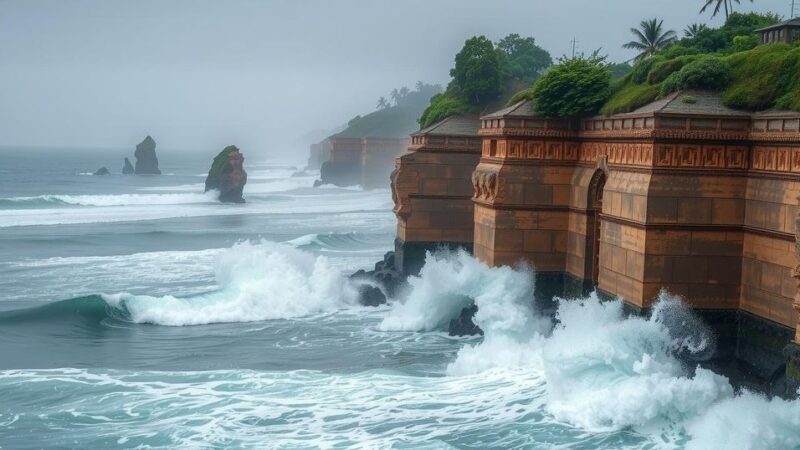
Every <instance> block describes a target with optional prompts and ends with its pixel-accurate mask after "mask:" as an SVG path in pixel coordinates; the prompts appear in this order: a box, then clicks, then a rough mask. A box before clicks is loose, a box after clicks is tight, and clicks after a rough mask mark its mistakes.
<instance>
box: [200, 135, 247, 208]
mask: <svg viewBox="0 0 800 450" xmlns="http://www.w3.org/2000/svg"><path fill="white" fill-rule="evenodd" d="M245 183H247V172H245V170H244V156H242V154H241V153H240V152H239V149H238V148H236V146H235V145H229V146H227V147H225V148H224V149H223V150H222V151H221V152H219V154H218V155H217V156H216V157H215V158H214V161H213V162H212V163H211V169H210V170H209V171H208V176H207V177H206V192H208V191H210V190H212V189H216V190H217V191H219V201H221V202H226V203H244V197H242V191H243V190H244V185H245Z"/></svg>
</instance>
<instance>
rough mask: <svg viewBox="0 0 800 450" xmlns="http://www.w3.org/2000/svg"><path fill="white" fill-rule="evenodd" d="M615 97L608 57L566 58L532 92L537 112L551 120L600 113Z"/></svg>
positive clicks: (535, 85)
mask: <svg viewBox="0 0 800 450" xmlns="http://www.w3.org/2000/svg"><path fill="white" fill-rule="evenodd" d="M610 96H611V71H610V70H609V68H608V66H607V64H605V62H604V58H599V57H588V58H587V57H585V56H583V55H580V56H577V57H575V58H569V59H562V60H561V61H560V63H559V64H558V65H556V66H554V67H553V68H552V69H550V70H549V71H548V72H547V73H545V74H544V75H542V77H541V78H539V79H538V80H537V81H536V83H535V84H534V85H533V88H532V90H531V98H533V100H534V101H535V104H536V112H537V113H539V114H542V115H545V116H549V117H582V116H587V115H591V114H595V113H597V111H599V110H600V107H602V106H603V104H604V103H605V102H606V100H608V98H609V97H610Z"/></svg>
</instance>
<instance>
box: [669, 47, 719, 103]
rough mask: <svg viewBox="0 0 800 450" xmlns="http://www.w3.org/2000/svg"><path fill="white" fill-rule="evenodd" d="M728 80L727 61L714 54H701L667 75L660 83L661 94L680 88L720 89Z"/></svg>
mask: <svg viewBox="0 0 800 450" xmlns="http://www.w3.org/2000/svg"><path fill="white" fill-rule="evenodd" d="M729 82H730V66H729V65H728V63H727V61H725V60H723V59H721V58H717V57H714V56H703V57H701V58H698V59H696V60H694V61H692V62H690V63H688V64H686V65H685V66H683V68H682V69H681V70H680V71H678V72H675V73H673V74H671V75H670V76H668V77H667V78H666V79H665V80H664V83H663V84H662V85H661V95H662V96H664V95H666V94H669V93H670V92H674V91H677V90H682V89H707V90H712V91H720V90H722V89H723V88H725V86H727V85H728V83H729Z"/></svg>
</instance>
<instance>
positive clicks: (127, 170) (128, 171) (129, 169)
mask: <svg viewBox="0 0 800 450" xmlns="http://www.w3.org/2000/svg"><path fill="white" fill-rule="evenodd" d="M134 172H135V170H134V169H133V164H131V160H130V159H128V158H127V157H125V165H124V166H122V174H123V175H132V174H133V173H134Z"/></svg>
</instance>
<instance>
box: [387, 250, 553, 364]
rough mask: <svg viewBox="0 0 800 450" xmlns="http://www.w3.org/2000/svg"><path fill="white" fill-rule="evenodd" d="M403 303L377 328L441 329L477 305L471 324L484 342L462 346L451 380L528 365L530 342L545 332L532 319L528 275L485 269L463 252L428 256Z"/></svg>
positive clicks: (543, 323) (545, 323) (531, 354)
mask: <svg viewBox="0 0 800 450" xmlns="http://www.w3.org/2000/svg"><path fill="white" fill-rule="evenodd" d="M409 284H410V292H409V294H408V296H407V298H406V299H405V300H404V301H403V302H402V303H400V304H398V305H396V306H395V307H394V309H393V310H392V311H391V312H390V313H389V314H388V315H387V316H386V318H385V319H384V320H383V322H382V323H381V324H380V329H383V330H402V331H431V330H437V329H438V330H440V329H446V328H447V326H448V324H449V322H450V321H451V320H452V319H454V318H456V317H458V316H459V314H460V313H461V310H462V309H464V308H465V307H468V306H470V305H472V304H473V302H474V303H475V304H476V305H478V312H477V313H476V314H475V318H474V320H475V323H476V324H477V325H478V326H479V327H481V329H482V330H483V331H484V333H485V336H484V340H483V342H482V343H481V344H478V345H474V346H465V347H464V348H462V349H461V350H460V351H459V354H458V358H456V361H455V362H453V363H452V364H451V365H450V366H449V367H448V373H451V374H469V373H476V372H480V371H484V370H487V369H490V368H493V367H516V366H520V365H528V364H531V358H534V359H536V358H537V355H536V353H535V352H529V351H527V350H529V349H531V348H532V347H535V345H534V342H536V341H537V340H538V339H540V336H541V335H542V334H543V333H545V332H546V331H547V330H548V329H549V328H550V324H549V321H548V320H546V319H543V318H541V317H539V316H538V315H536V314H535V312H534V311H533V308H532V305H531V302H532V299H533V289H534V282H533V274H532V273H531V271H529V270H527V269H525V268H522V269H519V270H514V269H512V268H510V267H497V268H490V267H487V266H486V265H484V264H482V263H481V262H479V261H478V260H476V259H475V258H473V257H471V256H469V255H468V254H467V253H466V252H464V251H459V252H455V253H451V252H437V253H434V254H430V253H429V254H428V255H427V257H426V262H425V266H424V267H423V268H422V270H421V272H420V275H419V277H412V278H410V279H409Z"/></svg>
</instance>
